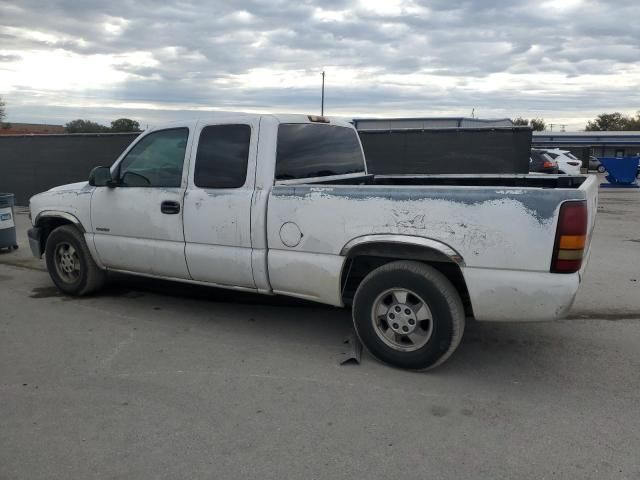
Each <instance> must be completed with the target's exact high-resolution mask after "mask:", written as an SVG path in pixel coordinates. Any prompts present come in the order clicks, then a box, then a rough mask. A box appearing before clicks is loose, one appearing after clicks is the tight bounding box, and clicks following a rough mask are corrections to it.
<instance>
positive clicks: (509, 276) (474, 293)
mask: <svg viewBox="0 0 640 480" xmlns="http://www.w3.org/2000/svg"><path fill="white" fill-rule="evenodd" d="M463 274H464V277H465V280H466V283H467V289H468V290H469V296H470V297H471V305H472V307H473V313H474V316H475V318H476V320H489V321H501V322H527V321H544V320H556V319H560V318H564V317H566V316H567V314H568V313H569V310H570V309H571V306H572V305H573V300H574V299H575V296H576V293H577V291H578V286H579V285H580V275H579V274H578V273H571V274H558V273H545V272H523V271H515V270H495V269H487V268H465V269H464V272H463Z"/></svg>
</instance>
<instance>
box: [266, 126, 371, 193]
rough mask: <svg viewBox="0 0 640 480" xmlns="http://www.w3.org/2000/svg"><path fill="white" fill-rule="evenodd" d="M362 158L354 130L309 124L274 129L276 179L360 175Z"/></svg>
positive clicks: (362, 163) (362, 167)
mask: <svg viewBox="0 0 640 480" xmlns="http://www.w3.org/2000/svg"><path fill="white" fill-rule="evenodd" d="M364 170H365V167H364V156H363V154H362V149H361V148H360V142H359V140H358V135H357V133H356V131H355V130H353V129H351V128H348V127H341V126H336V125H326V124H322V125H319V124H312V123H283V124H281V125H280V126H279V127H278V147H277V155H276V180H294V179H299V178H314V177H326V176H331V175H346V174H349V173H362V172H363V171H364Z"/></svg>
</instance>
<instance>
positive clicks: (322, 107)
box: [320, 70, 324, 117]
mask: <svg viewBox="0 0 640 480" xmlns="http://www.w3.org/2000/svg"><path fill="white" fill-rule="evenodd" d="M320 116H321V117H324V70H323V71H322V100H321V102H320Z"/></svg>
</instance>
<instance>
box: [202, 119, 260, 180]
mask: <svg viewBox="0 0 640 480" xmlns="http://www.w3.org/2000/svg"><path fill="white" fill-rule="evenodd" d="M250 140H251V127H250V126H249V125H212V126H209V127H204V128H203V129H202V133H201V134H200V141H199V142H198V153H197V155H196V168H195V172H194V176H193V181H194V183H195V184H196V186H198V187H200V188H237V187H241V186H242V185H244V181H245V179H246V178H247V161H248V159H249V141H250Z"/></svg>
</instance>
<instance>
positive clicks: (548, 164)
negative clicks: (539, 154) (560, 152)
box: [542, 160, 556, 168]
mask: <svg viewBox="0 0 640 480" xmlns="http://www.w3.org/2000/svg"><path fill="white" fill-rule="evenodd" d="M542 168H556V164H555V162H550V161H549V160H545V161H544V163H543V164H542Z"/></svg>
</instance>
